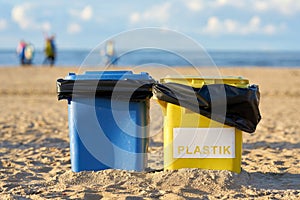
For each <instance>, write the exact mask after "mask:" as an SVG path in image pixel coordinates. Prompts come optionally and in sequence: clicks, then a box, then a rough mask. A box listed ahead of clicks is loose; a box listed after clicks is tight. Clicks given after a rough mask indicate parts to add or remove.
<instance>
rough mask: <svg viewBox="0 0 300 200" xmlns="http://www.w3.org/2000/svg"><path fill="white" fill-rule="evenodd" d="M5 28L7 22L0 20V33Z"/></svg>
mask: <svg viewBox="0 0 300 200" xmlns="http://www.w3.org/2000/svg"><path fill="white" fill-rule="evenodd" d="M6 27H7V21H6V20H5V19H0V31H1V30H5V29H6Z"/></svg>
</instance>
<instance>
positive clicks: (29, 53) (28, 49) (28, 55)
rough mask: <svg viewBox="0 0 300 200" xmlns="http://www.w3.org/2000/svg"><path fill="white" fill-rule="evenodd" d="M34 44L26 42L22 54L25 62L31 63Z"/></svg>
mask: <svg viewBox="0 0 300 200" xmlns="http://www.w3.org/2000/svg"><path fill="white" fill-rule="evenodd" d="M34 51H35V49H34V46H33V44H31V43H26V46H25V51H24V56H25V64H26V65H31V64H32V60H33V57H34Z"/></svg>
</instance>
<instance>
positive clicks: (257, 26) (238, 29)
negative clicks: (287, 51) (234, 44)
mask: <svg viewBox="0 0 300 200" xmlns="http://www.w3.org/2000/svg"><path fill="white" fill-rule="evenodd" d="M284 28H285V26H284V24H281V25H278V26H276V25H273V24H266V25H262V23H261V19H260V18H259V17H258V16H253V17H252V18H251V19H250V20H249V21H248V22H247V23H246V24H242V23H240V22H238V21H236V20H233V19H225V20H224V21H222V20H220V19H219V18H217V17H215V16H213V17H210V18H209V19H208V20H207V24H206V26H205V27H204V29H203V33H205V34H212V35H220V34H235V35H249V34H254V33H255V34H265V35H273V34H276V33H277V32H278V31H282V30H283V29H284Z"/></svg>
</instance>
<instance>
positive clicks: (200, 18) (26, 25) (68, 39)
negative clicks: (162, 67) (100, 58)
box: [0, 0, 300, 51]
mask: <svg viewBox="0 0 300 200" xmlns="http://www.w3.org/2000/svg"><path fill="white" fill-rule="evenodd" d="M143 27H160V28H166V29H170V30H175V31H178V32H180V33H182V34H185V35H187V36H188V37H191V38H193V39H194V40H196V41H197V42H199V43H200V44H201V45H202V46H203V47H204V48H206V49H208V50H271V51H272V50H300V39H299V37H300V1H299V0H172V1H166V0H165V1H163V0H154V1H145V0H142V1H141V0H131V1H116V0H109V1H107V0H105V1H103V0H90V1H78V0H73V1H70V0H68V1H67V0H51V1H37V0H26V1H24V0H19V1H14V0H0V49H14V48H15V47H16V45H17V44H18V42H19V40H20V39H24V40H26V41H28V42H31V43H33V44H34V45H35V46H36V48H40V49H42V48H43V44H44V41H43V40H44V34H45V33H47V34H49V35H51V34H55V35H56V43H57V46H58V48H60V49H92V48H94V47H95V46H97V44H99V43H100V42H102V41H104V40H106V39H107V38H108V37H111V36H113V35H116V34H119V33H120V32H124V31H128V30H132V29H136V28H143ZM133 39H134V38H133ZM158 40H159V38H158Z"/></svg>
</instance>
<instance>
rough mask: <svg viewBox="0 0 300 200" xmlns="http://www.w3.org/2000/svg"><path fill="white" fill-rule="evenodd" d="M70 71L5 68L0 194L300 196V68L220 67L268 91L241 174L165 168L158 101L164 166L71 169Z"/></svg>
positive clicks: (154, 147)
mask: <svg viewBox="0 0 300 200" xmlns="http://www.w3.org/2000/svg"><path fill="white" fill-rule="evenodd" d="M178 70H179V71H181V72H187V73H188V72H189V70H186V69H178ZM70 71H74V72H76V71H77V69H75V68H74V69H72V68H58V67H55V68H48V67H26V68H21V67H13V68H0V107H1V114H0V136H1V137H0V158H1V162H0V199H49V198H52V199H101V198H102V199H233V198H240V199H245V198H246V199H300V157H299V155H300V120H299V108H300V106H299V105H300V88H299V85H300V69H299V68H298V69H296V68H294V69H292V68H290V69H281V68H275V69H274V68H273V69H271V68H225V69H221V72H222V75H239V76H240V75H242V76H244V77H247V78H249V79H250V80H251V83H255V84H258V85H259V86H260V90H261V104H260V110H261V114H262V117H263V118H262V120H261V122H260V124H259V125H258V127H257V130H256V132H255V133H254V134H248V133H243V137H244V138H243V155H242V172H241V173H240V174H236V173H233V172H229V171H214V170H202V169H180V170H174V171H160V170H159V169H161V168H162V167H163V159H162V155H163V148H162V138H163V136H162V132H161V123H162V117H161V111H160V109H159V107H158V106H157V104H155V102H154V101H151V106H152V110H151V122H152V124H153V125H152V126H151V134H152V135H155V136H154V137H153V138H152V139H151V142H150V148H149V151H150V153H151V156H150V158H149V169H150V170H157V171H152V172H139V173H138V172H132V171H124V170H114V169H109V170H103V171H98V172H80V173H74V172H72V171H71V169H70V168H71V164H70V153H69V138H68V121H67V119H68V113H67V102H66V101H57V98H56V93H55V91H56V90H55V82H56V79H57V78H59V77H64V76H65V75H66V74H67V73H68V72H70ZM149 71H150V72H151V74H154V76H155V77H156V78H157V77H159V76H160V75H161V74H162V73H161V71H160V70H157V68H156V69H149Z"/></svg>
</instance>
